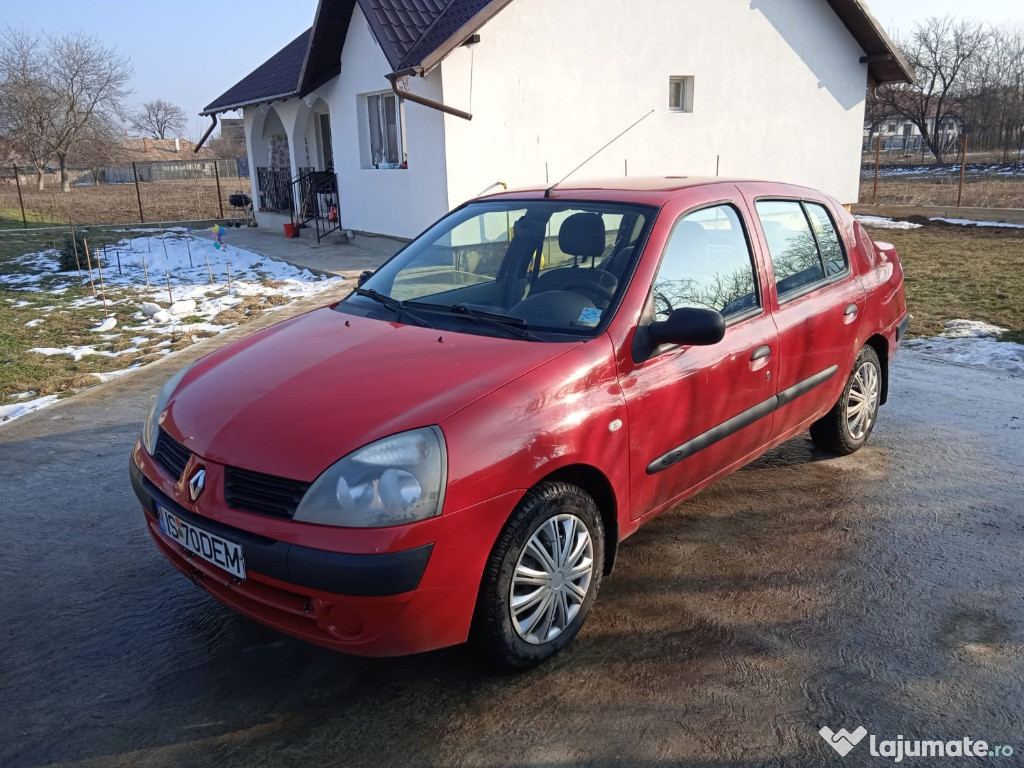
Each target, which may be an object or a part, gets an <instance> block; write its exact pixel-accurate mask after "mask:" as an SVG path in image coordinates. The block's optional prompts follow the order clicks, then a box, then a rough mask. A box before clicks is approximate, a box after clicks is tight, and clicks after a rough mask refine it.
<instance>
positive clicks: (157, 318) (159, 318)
mask: <svg viewBox="0 0 1024 768" xmlns="http://www.w3.org/2000/svg"><path fill="white" fill-rule="evenodd" d="M150 320H152V321H153V322H154V323H157V324H159V325H166V324H167V323H170V322H172V321H173V320H174V318H173V317H171V313H170V312H168V311H167V310H166V309H161V310H160V311H159V312H157V313H156V314H155V315H153V316H152V317H151V318H150Z"/></svg>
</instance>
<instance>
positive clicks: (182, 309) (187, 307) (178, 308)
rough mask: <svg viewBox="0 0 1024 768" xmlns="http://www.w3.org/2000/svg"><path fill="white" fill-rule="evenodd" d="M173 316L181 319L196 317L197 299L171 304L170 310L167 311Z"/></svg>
mask: <svg viewBox="0 0 1024 768" xmlns="http://www.w3.org/2000/svg"><path fill="white" fill-rule="evenodd" d="M167 311H168V312H170V313H171V314H172V315H177V316H178V317H181V316H182V315H194V314H195V313H196V302H195V299H185V300H183V301H176V302H174V303H173V304H171V307H170V309H168V310H167Z"/></svg>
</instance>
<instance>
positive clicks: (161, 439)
mask: <svg viewBox="0 0 1024 768" xmlns="http://www.w3.org/2000/svg"><path fill="white" fill-rule="evenodd" d="M190 455H191V452H190V451H189V449H188V448H186V447H185V446H184V445H182V444H181V443H179V442H178V441H177V440H175V439H174V438H172V437H171V436H170V435H168V434H167V433H166V432H164V431H163V430H162V429H161V430H160V434H159V435H157V438H156V450H155V451H153V458H154V459H156V463H157V464H159V465H160V466H161V467H163V468H164V469H166V470H167V473H168V474H169V475H170V476H171V477H173V478H174V481H175V482H177V481H178V480H180V479H181V473H182V472H184V471H185V465H186V464H188V457H189V456H190Z"/></svg>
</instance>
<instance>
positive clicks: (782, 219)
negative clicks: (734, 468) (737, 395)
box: [752, 197, 864, 433]
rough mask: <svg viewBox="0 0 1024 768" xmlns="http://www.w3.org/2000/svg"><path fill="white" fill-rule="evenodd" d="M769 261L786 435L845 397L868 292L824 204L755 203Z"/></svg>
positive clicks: (780, 417)
mask: <svg viewBox="0 0 1024 768" xmlns="http://www.w3.org/2000/svg"><path fill="white" fill-rule="evenodd" d="M752 208H753V210H754V211H755V213H756V219H757V222H758V227H759V229H760V236H761V237H762V239H763V242H764V245H765V248H766V253H767V254H768V256H769V257H770V258H769V259H768V260H769V261H770V265H771V273H772V274H771V280H770V285H769V293H770V295H769V301H770V303H771V306H772V311H773V314H774V316H775V323H776V325H777V327H778V330H779V351H780V356H779V372H778V395H779V401H778V410H777V412H776V415H775V432H776V433H782V432H785V431H787V430H790V429H793V428H796V427H797V426H798V425H801V424H806V423H808V422H810V421H813V420H814V419H817V418H819V417H821V416H822V415H824V414H825V413H826V412H827V411H828V410H829V409H830V408H831V407H832V405H833V404H834V403H835V402H836V400H837V399H838V398H839V395H840V393H841V392H842V389H843V387H844V386H845V384H846V379H847V378H848V376H849V373H850V370H851V368H852V366H853V360H854V358H855V357H856V354H857V349H856V345H857V338H858V331H859V327H860V322H861V315H862V313H863V311H864V292H863V288H862V286H861V285H860V282H859V281H858V280H856V279H855V277H854V274H853V271H852V270H851V267H850V258H849V254H848V253H847V250H846V246H845V244H844V243H843V240H842V238H841V236H840V234H839V229H838V228H837V226H836V224H835V220H834V215H833V213H832V212H831V210H830V206H829V204H828V203H826V202H825V201H823V200H813V199H792V198H772V197H759V198H756V199H755V200H753V201H752Z"/></svg>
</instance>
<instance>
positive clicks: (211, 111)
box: [199, 91, 299, 117]
mask: <svg viewBox="0 0 1024 768" xmlns="http://www.w3.org/2000/svg"><path fill="white" fill-rule="evenodd" d="M298 97H299V92H298V91H288V92H287V93H281V94H277V95H275V96H261V97H260V98H258V99H252V100H250V101H240V102H238V103H237V104H228V105H225V106H222V107H221V106H214V105H213V104H210V105H208V106H207V107H206V109H204V110H203V111H202V112H200V113H199V115H200V117H209V116H211V115H220V114H223V113H224V112H234V111H235V110H238V109H244V108H245V107H257V106H259V105H260V104H270V103H271V102H273V101H286V100H288V99H296V98H298Z"/></svg>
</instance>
